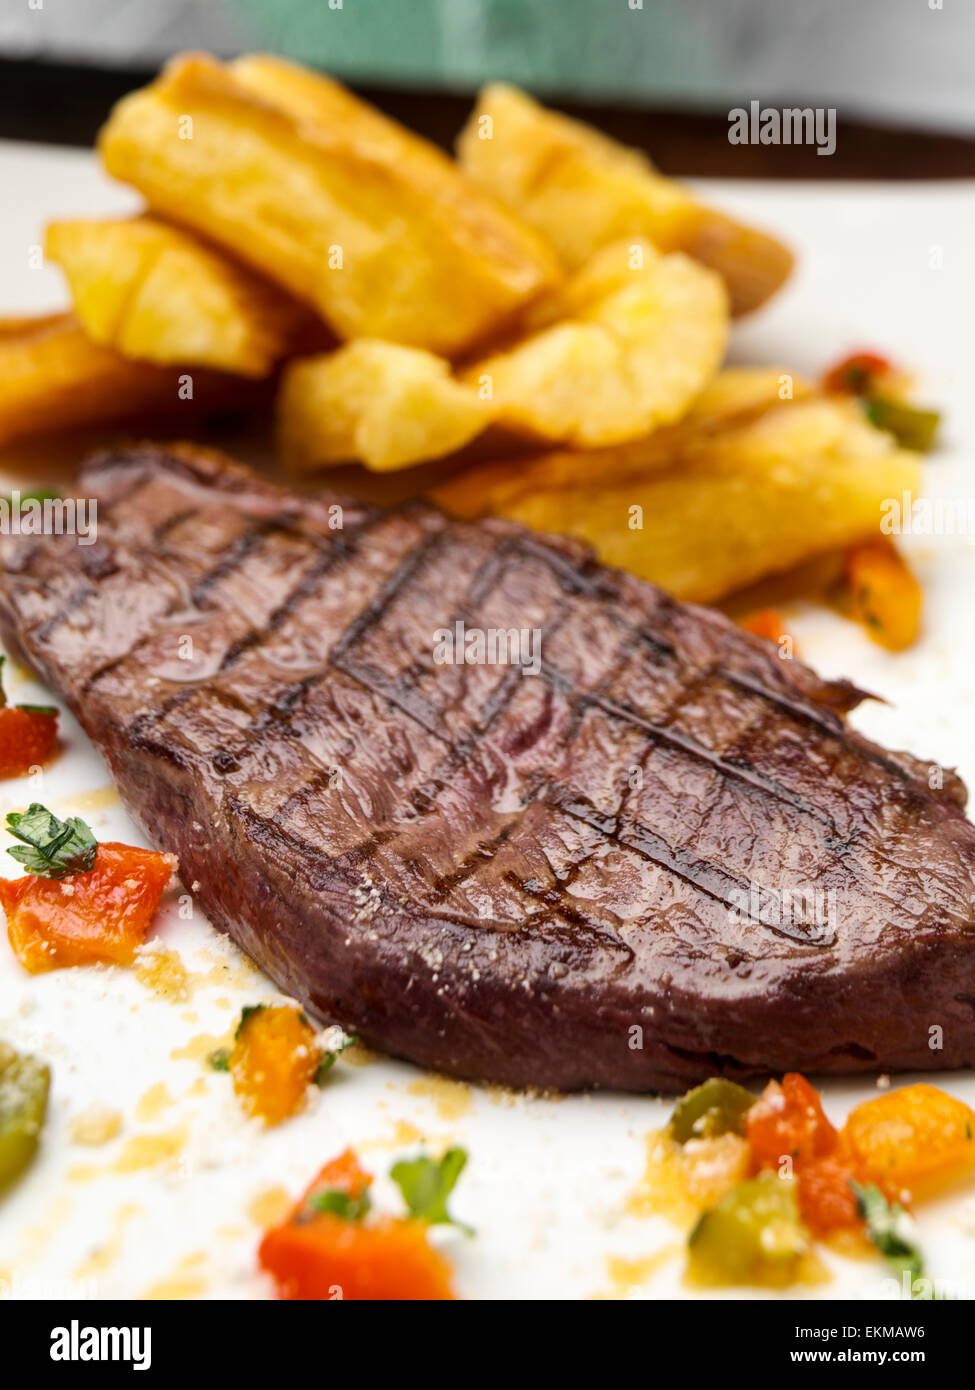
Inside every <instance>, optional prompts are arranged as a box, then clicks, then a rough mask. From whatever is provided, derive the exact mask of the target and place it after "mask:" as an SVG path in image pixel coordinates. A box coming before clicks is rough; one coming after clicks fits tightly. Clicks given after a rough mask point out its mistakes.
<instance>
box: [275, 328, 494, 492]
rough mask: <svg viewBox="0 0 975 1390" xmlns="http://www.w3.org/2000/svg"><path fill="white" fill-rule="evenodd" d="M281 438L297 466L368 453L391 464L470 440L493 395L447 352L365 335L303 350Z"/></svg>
mask: <svg viewBox="0 0 975 1390" xmlns="http://www.w3.org/2000/svg"><path fill="white" fill-rule="evenodd" d="M277 413H278V438H279V442H280V445H281V449H282V453H283V455H284V458H285V460H286V461H287V462H288V463H289V465H290V466H291V467H294V468H302V469H304V468H315V467H317V466H319V465H323V464H327V463H346V462H349V461H351V460H354V459H356V460H360V461H361V462H362V463H364V464H366V466H367V467H368V468H373V469H376V470H378V471H383V472H384V471H386V470H391V469H396V468H404V467H406V466H407V465H408V464H411V463H420V462H422V461H424V460H426V459H437V458H443V457H444V456H445V455H446V454H451V453H454V452H455V451H456V450H457V449H461V448H463V446H464V445H465V444H467V443H468V442H469V441H470V440H471V439H473V438H474V436H475V435H478V434H480V433H481V431H482V430H483V429H484V428H485V427H486V426H487V425H488V424H489V423H490V420H491V416H492V414H493V409H492V406H491V403H490V402H486V401H482V400H480V399H479V398H478V395H477V392H476V391H474V390H472V389H471V387H469V386H464V385H462V384H461V383H460V382H457V381H455V380H454V379H453V377H452V376H451V375H450V367H449V365H448V363H447V362H445V361H444V360H443V358H442V357H437V356H436V355H435V354H434V353H432V352H424V351H423V350H422V349H420V348H408V347H402V346H400V345H398V344H395V343H384V342H381V341H380V340H378V339H375V338H360V339H358V340H357V341H356V342H354V343H348V344H347V345H346V346H345V347H341V348H339V349H338V350H337V351H335V352H332V353H326V354H323V355H322V356H318V357H307V358H297V359H295V361H293V362H291V363H290V364H289V365H288V367H287V368H286V369H285V373H284V376H283V378H282V382H281V391H280V395H279V397H278V407H277Z"/></svg>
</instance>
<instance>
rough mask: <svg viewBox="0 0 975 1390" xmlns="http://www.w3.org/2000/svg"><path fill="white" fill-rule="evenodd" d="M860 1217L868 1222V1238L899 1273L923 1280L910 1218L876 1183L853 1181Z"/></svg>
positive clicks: (851, 1184) (922, 1263) (851, 1183)
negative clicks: (912, 1236) (909, 1224)
mask: <svg viewBox="0 0 975 1390" xmlns="http://www.w3.org/2000/svg"><path fill="white" fill-rule="evenodd" d="M850 1186H851V1187H852V1188H853V1192H854V1195H855V1196H856V1199H857V1206H858V1207H859V1209H860V1215H861V1216H862V1217H863V1219H864V1221H866V1223H867V1235H868V1236H869V1237H870V1240H871V1241H872V1242H873V1244H874V1245H875V1246H876V1247H877V1249H878V1250H879V1251H880V1253H881V1255H883V1257H884V1259H885V1260H886V1261H887V1263H888V1264H889V1265H890V1267H891V1269H893V1270H894V1272H895V1273H896V1274H903V1273H904V1272H905V1271H907V1273H908V1274H910V1276H911V1280H912V1281H913V1280H915V1279H918V1278H920V1276H921V1274H922V1272H923V1269H924V1262H923V1260H922V1259H921V1252H920V1250H919V1249H918V1248H917V1246H916V1245H915V1243H914V1241H913V1240H912V1238H911V1232H910V1228H909V1226H908V1223H909V1221H910V1218H909V1217H908V1215H907V1212H906V1211H905V1210H904V1208H903V1207H902V1206H900V1205H899V1203H897V1202H894V1203H893V1204H891V1203H889V1202H888V1201H887V1198H886V1197H885V1196H884V1194H883V1193H882V1192H881V1190H880V1188H879V1187H875V1186H874V1185H873V1184H872V1183H871V1184H869V1185H868V1186H866V1187H862V1186H861V1185H860V1183H858V1182H856V1181H854V1179H853V1178H851V1179H850Z"/></svg>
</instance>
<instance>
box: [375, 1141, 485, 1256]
mask: <svg viewBox="0 0 975 1390" xmlns="http://www.w3.org/2000/svg"><path fill="white" fill-rule="evenodd" d="M466 1163H467V1151H466V1149H448V1150H447V1152H446V1153H445V1154H444V1156H443V1158H442V1159H441V1160H440V1162H439V1163H437V1162H435V1161H434V1159H432V1158H428V1157H427V1156H426V1154H421V1155H420V1157H419V1158H413V1159H403V1160H401V1161H400V1162H399V1163H394V1164H393V1166H392V1168H391V1169H390V1171H389V1176H390V1177H391V1178H392V1180H393V1182H394V1183H395V1184H396V1186H397V1187H398V1188H399V1190H400V1192H402V1194H403V1200H404V1201H405V1202H406V1205H407V1207H408V1208H409V1213H410V1215H411V1216H416V1217H418V1218H419V1219H420V1220H421V1221H427V1222H429V1223H430V1225H431V1226H437V1225H443V1224H445V1223H446V1224H448V1225H453V1226H460V1228H461V1229H462V1230H464V1231H466V1232H467V1233H468V1235H473V1234H474V1232H473V1229H472V1228H471V1227H470V1226H465V1225H464V1224H463V1223H462V1222H460V1221H455V1220H454V1218H453V1217H452V1216H451V1215H450V1213H449V1212H448V1211H447V1199H448V1197H449V1196H450V1194H451V1192H453V1190H454V1187H455V1186H456V1184H457V1179H458V1178H459V1177H460V1175H461V1173H462V1172H463V1171H464V1165H465V1164H466Z"/></svg>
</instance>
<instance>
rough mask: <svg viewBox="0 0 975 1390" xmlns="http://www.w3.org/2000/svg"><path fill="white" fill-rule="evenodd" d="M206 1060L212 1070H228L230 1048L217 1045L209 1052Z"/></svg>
mask: <svg viewBox="0 0 975 1390" xmlns="http://www.w3.org/2000/svg"><path fill="white" fill-rule="evenodd" d="M207 1061H208V1062H209V1063H210V1066H211V1067H212V1068H213V1070H214V1071H229V1070H230V1048H229V1047H217V1048H215V1049H214V1050H213V1052H211V1053H210V1055H209V1057H208V1058H207Z"/></svg>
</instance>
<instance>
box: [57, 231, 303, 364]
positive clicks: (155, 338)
mask: <svg viewBox="0 0 975 1390" xmlns="http://www.w3.org/2000/svg"><path fill="white" fill-rule="evenodd" d="M44 250H45V254H46V255H47V256H48V258H49V259H50V260H53V261H56V262H57V263H58V264H59V265H60V266H61V269H62V270H63V271H64V273H65V275H66V277H67V280H68V285H69V287H70V289H71V297H72V299H73V300H74V307H75V312H76V313H77V315H78V318H79V319H80V320H81V324H82V327H83V328H84V330H85V332H86V333H87V334H88V336H89V338H91V339H92V340H93V341H94V342H96V343H101V344H103V345H104V346H105V347H112V348H115V349H116V351H118V352H121V353H122V354H123V356H125V357H135V358H139V359H141V360H144V361H149V362H159V363H163V364H172V363H186V362H194V363H195V362H198V363H201V364H203V365H205V366H209V367H216V368H219V369H221V370H223V371H229V372H238V373H240V374H241V375H243V376H255V377H257V376H266V375H267V373H268V372H270V371H271V369H272V368H273V366H274V364H275V362H276V361H277V359H278V358H280V357H282V356H284V354H285V352H286V351H287V350H288V348H289V346H290V344H291V340H292V337H293V335H294V333H295V332H296V330H297V329H298V327H299V326H300V324H301V323H302V321H303V319H304V318H306V317H310V316H309V315H308V310H307V309H306V308H305V307H304V306H303V305H299V304H298V303H297V301H296V300H294V299H292V298H291V297H290V296H288V295H284V294H282V293H281V291H280V290H279V289H277V288H276V287H275V286H273V285H270V284H268V282H267V281H266V280H262V279H261V278H260V277H259V276H257V275H254V274H253V273H252V272H251V271H249V270H245V269H244V268H243V266H241V265H238V264H237V263H236V262H234V261H232V260H229V259H228V258H227V257H226V256H225V255H224V254H223V253H222V252H220V251H218V250H216V249H215V248H213V247H211V246H208V245H207V244H206V243H204V242H202V241H200V239H199V238H198V237H196V236H194V235H192V233H190V232H186V231H182V230H181V229H179V228H177V227H173V226H170V225H169V224H167V223H165V222H160V221H158V220H157V219H156V218H154V217H129V218H123V219H120V220H118V221H106V222H53V223H52V224H51V225H50V226H49V227H48V229H47V236H46V239H45V243H44Z"/></svg>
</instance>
